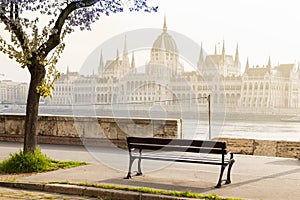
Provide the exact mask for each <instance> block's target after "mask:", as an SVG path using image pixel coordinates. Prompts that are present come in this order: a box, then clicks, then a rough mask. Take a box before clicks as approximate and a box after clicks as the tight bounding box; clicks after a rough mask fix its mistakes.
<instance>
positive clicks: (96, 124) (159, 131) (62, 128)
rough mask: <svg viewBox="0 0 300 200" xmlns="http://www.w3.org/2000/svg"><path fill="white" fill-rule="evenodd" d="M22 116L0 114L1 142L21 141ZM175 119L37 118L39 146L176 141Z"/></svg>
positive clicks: (177, 132)
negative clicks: (131, 138)
mask: <svg viewBox="0 0 300 200" xmlns="http://www.w3.org/2000/svg"><path fill="white" fill-rule="evenodd" d="M24 123H25V116H24V115H0V141H15V142H23V134H24ZM180 134H181V121H180V120H176V119H167V120H165V119H161V120H160V119H151V120H150V119H125V118H108V117H98V118H96V117H67V116H39V119H38V127H37V135H38V142H39V143H49V144H74V145H80V144H81V145H82V144H84V145H104V144H107V145H109V144H110V143H114V144H116V145H118V146H124V143H125V139H126V136H143V137H164V138H177V137H178V135H180Z"/></svg>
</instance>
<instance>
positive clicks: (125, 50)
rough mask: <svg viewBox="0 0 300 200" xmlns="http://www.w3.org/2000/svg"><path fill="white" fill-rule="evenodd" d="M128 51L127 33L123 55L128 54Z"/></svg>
mask: <svg viewBox="0 0 300 200" xmlns="http://www.w3.org/2000/svg"><path fill="white" fill-rule="evenodd" d="M127 53H128V50H127V38H126V35H125V39H124V49H123V56H124V55H127Z"/></svg>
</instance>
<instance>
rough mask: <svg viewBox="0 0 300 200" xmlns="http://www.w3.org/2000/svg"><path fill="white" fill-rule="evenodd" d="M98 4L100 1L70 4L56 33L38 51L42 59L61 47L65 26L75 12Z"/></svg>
mask: <svg viewBox="0 0 300 200" xmlns="http://www.w3.org/2000/svg"><path fill="white" fill-rule="evenodd" d="M97 2H99V0H85V1H73V2H71V3H69V4H68V5H67V7H66V8H65V9H63V10H62V12H61V13H60V15H59V17H58V18H57V20H56V22H55V25H54V27H53V30H54V33H53V34H52V35H50V37H49V39H48V40H47V41H46V42H45V43H43V44H42V45H41V46H40V47H39V49H38V52H39V55H41V58H42V59H44V58H45V57H46V56H47V55H48V53H49V52H50V51H51V50H52V49H54V48H55V47H56V46H57V45H59V43H60V35H61V31H62V27H63V25H64V24H65V21H66V19H67V18H68V16H69V15H70V14H71V13H72V12H73V11H74V10H77V9H80V8H84V7H89V6H92V5H94V4H95V3H97Z"/></svg>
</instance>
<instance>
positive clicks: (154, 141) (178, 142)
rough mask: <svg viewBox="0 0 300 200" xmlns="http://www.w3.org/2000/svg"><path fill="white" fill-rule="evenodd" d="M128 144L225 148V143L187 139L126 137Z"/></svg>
mask: <svg viewBox="0 0 300 200" xmlns="http://www.w3.org/2000/svg"><path fill="white" fill-rule="evenodd" d="M127 142H128V144H131V143H140V144H160V145H168V144H169V145H182V146H201V147H209V148H226V143H225V142H216V141H201V140H188V139H166V138H163V139H162V138H138V137H128V138H127Z"/></svg>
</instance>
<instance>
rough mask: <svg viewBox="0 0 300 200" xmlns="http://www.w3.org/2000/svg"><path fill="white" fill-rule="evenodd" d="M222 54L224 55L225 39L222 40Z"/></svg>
mask: <svg viewBox="0 0 300 200" xmlns="http://www.w3.org/2000/svg"><path fill="white" fill-rule="evenodd" d="M222 56H223V57H225V41H224V40H223V47H222Z"/></svg>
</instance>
